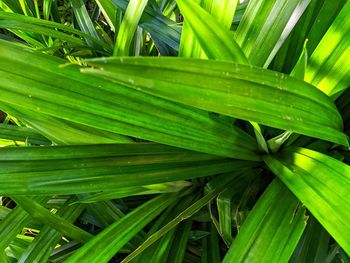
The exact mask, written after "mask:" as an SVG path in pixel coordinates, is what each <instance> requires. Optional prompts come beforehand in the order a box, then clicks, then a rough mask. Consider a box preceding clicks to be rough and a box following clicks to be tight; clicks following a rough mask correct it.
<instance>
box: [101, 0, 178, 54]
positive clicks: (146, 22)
mask: <svg viewBox="0 0 350 263" xmlns="http://www.w3.org/2000/svg"><path fill="white" fill-rule="evenodd" d="M105 1H109V2H112V3H113V4H114V5H115V6H116V7H118V8H119V9H120V10H121V11H123V12H125V11H126V8H127V5H128V3H129V1H128V0H118V1H116V0H105ZM139 26H140V27H142V28H144V29H145V30H146V31H148V32H149V33H150V34H151V36H152V38H153V40H154V41H155V42H156V45H157V47H158V49H159V51H160V53H161V54H162V55H171V54H175V53H176V51H177V50H178V47H179V42H180V32H181V30H180V28H179V27H178V26H177V25H176V23H175V22H174V21H172V20H170V19H168V18H166V17H165V16H163V15H162V13H161V12H160V11H157V10H154V9H153V8H151V7H150V6H146V7H145V10H144V12H143V14H142V16H141V19H140V25H139ZM163 45H165V48H162V47H163Z"/></svg>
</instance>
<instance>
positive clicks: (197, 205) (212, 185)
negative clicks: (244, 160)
mask: <svg viewBox="0 0 350 263" xmlns="http://www.w3.org/2000/svg"><path fill="white" fill-rule="evenodd" d="M247 179H248V176H247V173H234V174H231V176H229V175H228V174H227V175H225V177H224V176H218V177H216V178H214V179H213V180H212V181H210V182H209V183H208V185H207V189H206V190H207V191H206V193H205V195H204V196H203V197H202V198H200V199H199V200H197V201H196V202H194V203H193V204H192V205H191V206H189V207H188V208H186V209H185V210H183V211H182V212H181V213H180V214H178V215H177V216H176V217H175V218H174V219H172V220H171V221H170V222H169V223H167V224H166V225H165V226H163V227H162V228H161V229H159V230H158V231H157V232H155V233H153V234H152V235H150V236H149V237H148V238H147V239H146V240H145V241H144V242H143V243H142V245H140V246H139V247H138V248H137V249H136V250H135V251H133V252H132V253H131V254H129V255H128V256H127V257H126V258H125V259H124V260H123V261H122V263H128V262H130V261H131V260H132V259H134V258H135V257H136V256H137V255H139V254H140V253H142V252H143V251H144V250H145V249H146V248H148V247H149V246H150V245H152V244H153V243H154V242H156V241H157V240H159V239H160V238H161V237H162V236H163V235H165V234H166V233H168V232H169V231H170V230H172V229H173V228H174V227H176V226H177V225H178V224H179V223H180V222H182V221H183V220H185V219H187V218H190V217H191V216H192V215H194V214H195V213H196V212H198V211H199V210H200V209H201V208H202V207H203V206H205V205H206V204H208V202H210V201H211V200H212V199H214V198H215V197H216V196H217V195H218V194H219V193H220V192H221V191H223V190H224V189H225V188H226V187H227V185H228V183H230V182H231V181H234V183H236V184H239V185H242V184H244V183H245V180H247ZM229 185H231V184H229Z"/></svg>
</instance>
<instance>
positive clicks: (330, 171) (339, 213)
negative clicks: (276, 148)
mask: <svg viewBox="0 0 350 263" xmlns="http://www.w3.org/2000/svg"><path fill="white" fill-rule="evenodd" d="M264 160H265V162H266V164H267V165H268V167H269V168H270V169H271V170H272V171H273V172H274V173H275V174H276V175H277V176H278V177H279V178H280V179H281V180H282V182H283V183H284V184H285V185H286V186H287V187H288V188H289V189H290V190H291V191H292V192H293V193H294V194H295V196H297V197H298V198H299V199H300V201H301V202H303V204H304V205H305V206H306V207H307V208H308V210H310V212H311V213H312V214H313V216H314V217H315V218H316V219H317V220H318V221H319V222H320V223H321V225H322V226H323V227H324V228H325V229H326V230H327V231H328V232H329V233H330V234H331V235H332V237H333V238H334V239H335V240H336V241H337V242H338V243H339V245H340V246H341V247H342V248H343V249H344V250H345V251H346V252H347V253H348V254H350V240H349V238H348V237H349V236H350V226H349V222H350V213H349V212H348V211H350V202H349V198H348V197H349V193H350V176H349V175H350V167H349V166H348V165H346V164H344V163H342V162H340V161H338V160H336V159H333V158H331V157H329V156H327V155H324V154H322V153H319V152H315V151H312V150H308V149H304V148H292V147H290V148H286V149H285V150H284V151H283V152H282V153H281V154H280V155H279V156H278V157H277V156H276V157H273V156H265V157H264ZM330 215H332V216H330Z"/></svg>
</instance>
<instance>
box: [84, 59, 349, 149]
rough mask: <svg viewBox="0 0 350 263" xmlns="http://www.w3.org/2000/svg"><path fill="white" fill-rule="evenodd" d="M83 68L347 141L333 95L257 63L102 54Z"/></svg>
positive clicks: (197, 103) (185, 100) (193, 102)
mask: <svg viewBox="0 0 350 263" xmlns="http://www.w3.org/2000/svg"><path fill="white" fill-rule="evenodd" d="M88 63H89V65H91V66H94V67H98V69H95V68H92V69H82V72H84V73H88V74H91V75H94V76H100V77H102V78H106V79H112V80H114V81H115V82H117V83H120V84H122V85H126V86H129V87H131V88H134V89H135V90H138V91H142V92H145V93H148V94H152V95H155V96H159V97H161V98H166V99H168V100H172V101H175V102H179V103H182V104H185V105H190V106H194V107H197V108H200V109H204V110H208V111H213V112H217V113H220V114H223V115H228V116H231V117H235V118H239V119H244V120H249V121H254V122H258V123H261V124H265V125H268V126H271V127H275V128H280V129H285V130H291V131H293V132H297V133H300V134H304V135H308V136H312V137H316V138H319V139H324V140H328V141H332V142H335V143H339V144H343V145H347V144H348V142H347V137H346V135H344V134H343V133H342V132H341V131H342V119H341V117H340V115H339V112H338V111H337V109H336V108H335V106H334V104H333V103H332V102H331V101H330V100H329V98H328V97H327V96H326V95H325V94H323V93H322V92H320V91H318V90H317V89H316V88H315V87H313V86H311V85H309V84H308V83H306V82H303V81H300V80H297V79H295V78H292V77H289V76H287V75H284V74H281V73H277V72H273V71H269V70H264V69H261V68H255V67H251V66H245V65H239V64H233V63H228V62H219V61H203V60H195V59H183V58H181V59H180V58H120V59H119V58H102V59H93V60H89V61H88Z"/></svg>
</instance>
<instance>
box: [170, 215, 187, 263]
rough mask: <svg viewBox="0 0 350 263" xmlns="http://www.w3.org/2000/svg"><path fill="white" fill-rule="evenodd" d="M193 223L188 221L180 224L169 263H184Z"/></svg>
mask: <svg viewBox="0 0 350 263" xmlns="http://www.w3.org/2000/svg"><path fill="white" fill-rule="evenodd" d="M191 227H192V221H191V220H187V221H184V222H183V223H180V224H179V225H178V227H177V229H176V237H175V239H174V241H173V244H172V247H171V250H170V254H169V256H168V258H167V263H182V262H183V259H184V256H185V251H186V248H187V241H188V239H189V236H190V231H191Z"/></svg>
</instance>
